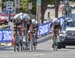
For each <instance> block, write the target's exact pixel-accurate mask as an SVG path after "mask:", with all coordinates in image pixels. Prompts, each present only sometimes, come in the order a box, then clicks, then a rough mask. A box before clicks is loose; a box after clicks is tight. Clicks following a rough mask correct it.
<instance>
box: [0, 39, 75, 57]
mask: <svg viewBox="0 0 75 58" xmlns="http://www.w3.org/2000/svg"><path fill="white" fill-rule="evenodd" d="M40 42H41V43H39V44H38V46H37V50H36V51H33V52H31V51H23V52H14V51H13V47H10V48H0V58H75V46H67V47H66V49H58V51H53V49H52V48H51V44H52V41H51V40H48V39H47V40H46V39H43V41H40Z"/></svg>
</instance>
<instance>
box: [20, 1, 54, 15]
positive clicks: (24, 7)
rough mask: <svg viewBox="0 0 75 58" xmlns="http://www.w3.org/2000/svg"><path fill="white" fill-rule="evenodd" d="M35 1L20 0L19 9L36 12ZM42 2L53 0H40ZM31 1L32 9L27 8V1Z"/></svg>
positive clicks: (50, 2)
mask: <svg viewBox="0 0 75 58" xmlns="http://www.w3.org/2000/svg"><path fill="white" fill-rule="evenodd" d="M36 1H37V0H20V4H21V8H20V11H22V12H29V11H30V12H31V13H32V14H36ZM41 1H42V3H44V4H45V3H46V5H47V4H54V1H55V0H41ZM29 2H32V10H28V3H29Z"/></svg>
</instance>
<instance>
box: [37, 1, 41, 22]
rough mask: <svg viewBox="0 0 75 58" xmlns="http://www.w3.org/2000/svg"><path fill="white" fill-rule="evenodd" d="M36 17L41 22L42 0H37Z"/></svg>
mask: <svg viewBox="0 0 75 58" xmlns="http://www.w3.org/2000/svg"><path fill="white" fill-rule="evenodd" d="M36 19H37V21H38V23H41V0H36Z"/></svg>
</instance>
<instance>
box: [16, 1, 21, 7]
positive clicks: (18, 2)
mask: <svg viewBox="0 0 75 58" xmlns="http://www.w3.org/2000/svg"><path fill="white" fill-rule="evenodd" d="M15 7H16V8H20V0H15Z"/></svg>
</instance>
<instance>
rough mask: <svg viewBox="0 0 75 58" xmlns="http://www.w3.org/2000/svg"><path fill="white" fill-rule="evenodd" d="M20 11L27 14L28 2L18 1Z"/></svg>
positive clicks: (26, 0) (25, 0) (24, 0)
mask: <svg viewBox="0 0 75 58" xmlns="http://www.w3.org/2000/svg"><path fill="white" fill-rule="evenodd" d="M20 5H21V8H20V11H22V12H27V11H28V0H20Z"/></svg>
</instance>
